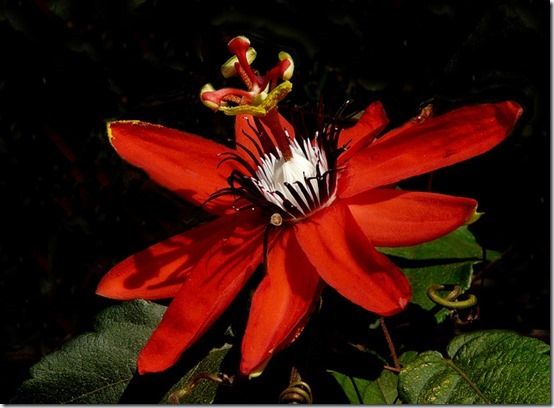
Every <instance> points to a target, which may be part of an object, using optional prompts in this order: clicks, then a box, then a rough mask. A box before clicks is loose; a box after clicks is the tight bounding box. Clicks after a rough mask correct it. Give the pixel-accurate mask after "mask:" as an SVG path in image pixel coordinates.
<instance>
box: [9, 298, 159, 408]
mask: <svg viewBox="0 0 554 408" xmlns="http://www.w3.org/2000/svg"><path fill="white" fill-rule="evenodd" d="M165 309H166V308H165V307H164V306H160V305H157V304H155V303H151V302H147V301H144V300H136V301H133V302H128V303H124V304H121V305H118V306H114V307H110V308H108V309H106V310H104V311H103V312H101V313H100V314H99V315H98V317H97V321H96V324H95V331H94V332H93V333H87V334H84V335H81V336H79V337H77V338H75V339H74V340H72V341H70V342H69V343H67V344H66V345H64V346H63V347H62V349H61V350H59V351H56V352H54V353H52V354H49V355H47V356H46V357H44V358H43V359H42V360H41V361H40V362H38V363H37V364H35V365H34V366H33V367H32V368H31V378H30V379H28V380H27V381H25V382H24V383H23V384H22V386H21V387H20V389H19V390H18V392H17V394H16V396H15V397H14V399H13V400H12V401H11V402H12V403H28V404H38V403H46V404H67V403H71V404H115V403H117V402H118V401H119V399H120V397H121V395H122V394H123V392H124V391H125V388H126V387H127V385H128V384H129V382H130V381H131V379H132V378H133V375H134V374H135V369H136V368H135V367H136V358H137V355H138V352H139V351H140V349H141V348H142V347H143V346H144V344H145V343H146V340H147V339H148V338H149V337H150V334H151V333H152V331H153V330H154V329H155V328H156V326H157V325H158V323H159V322H160V319H161V317H162V315H163V313H164V311H165Z"/></svg>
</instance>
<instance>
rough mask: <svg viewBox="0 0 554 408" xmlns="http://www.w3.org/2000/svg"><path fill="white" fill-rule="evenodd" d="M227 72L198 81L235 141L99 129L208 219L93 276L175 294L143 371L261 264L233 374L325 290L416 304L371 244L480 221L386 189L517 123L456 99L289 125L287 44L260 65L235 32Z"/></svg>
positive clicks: (290, 334)
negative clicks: (394, 120) (442, 107)
mask: <svg viewBox="0 0 554 408" xmlns="http://www.w3.org/2000/svg"><path fill="white" fill-rule="evenodd" d="M229 49H230V51H231V52H232V53H233V54H234V56H233V57H232V58H231V59H230V60H229V61H227V62H226V63H225V64H224V65H223V66H222V73H223V75H224V76H225V77H231V76H235V75H236V76H238V77H240V78H241V79H242V81H243V82H244V83H245V85H246V87H247V90H239V89H234V88H223V89H219V90H215V89H214V88H213V86H211V85H209V84H208V85H206V86H204V87H203V88H202V91H201V93H200V96H201V100H202V102H203V103H204V104H205V105H207V106H208V107H210V108H212V109H214V110H221V111H223V112H224V113H226V114H229V115H235V117H236V118H235V137H236V149H232V148H229V147H226V146H223V145H221V144H218V143H216V142H214V141H211V140H208V139H205V138H202V137H199V136H197V135H194V134H191V133H185V132H181V131H178V130H174V129H169V128H166V127H163V126H160V125H154V124H150V123H144V122H139V121H115V122H110V123H109V124H108V135H109V139H110V142H111V144H112V145H113V147H114V148H115V150H116V151H117V153H118V154H119V155H120V156H121V157H122V158H123V159H125V160H126V161H128V162H129V163H131V164H133V165H135V166H138V167H140V168H142V169H144V170H145V171H146V172H147V173H148V174H149V175H150V177H151V178H152V179H153V180H155V181H156V182H158V183H159V184H161V185H162V186H164V187H166V188H168V189H170V190H172V191H174V192H175V193H176V194H178V195H179V196H181V197H182V198H184V199H185V200H188V201H191V202H193V203H196V204H198V205H203V208H204V209H205V210H206V211H208V212H210V213H211V214H214V215H216V216H218V218H216V219H215V220H214V221H210V222H208V223H206V224H203V225H200V226H197V227H195V228H193V229H191V230H189V231H186V232H184V233H181V234H178V235H176V236H173V237H171V238H169V239H167V240H165V241H163V242H160V243H158V244H156V245H153V246H151V247H150V248H148V249H146V250H144V251H142V252H139V253H137V254H135V255H132V256H130V257H129V258H127V259H125V260H124V261H122V262H120V263H119V264H117V265H116V266H115V267H114V268H113V269H111V270H110V271H109V272H108V274H107V275H106V276H104V278H103V279H102V280H101V282H100V284H99V286H98V290H97V293H98V294H100V295H102V296H106V297H109V298H113V299H135V298H143V299H162V298H173V300H172V302H171V304H170V306H169V307H168V309H167V311H166V313H165V315H164V317H163V319H162V321H161V323H160V325H159V326H158V328H157V329H156V330H155V331H154V333H153V334H152V336H151V337H150V339H149V340H148V342H147V344H146V345H145V347H144V348H143V349H142V351H141V352H140V355H139V357H138V370H139V372H140V373H141V374H142V373H149V372H159V371H163V370H165V369H167V368H168V367H170V366H171V365H173V364H174V363H175V362H176V361H177V360H178V358H179V357H180V355H181V354H182V353H183V351H185V350H186V349H187V348H188V347H190V346H191V345H192V344H193V343H194V342H196V341H197V340H198V339H199V338H200V336H202V335H203V334H204V333H205V332H206V330H207V329H208V328H209V327H210V325H211V324H212V323H214V321H215V320H216V319H217V318H218V317H219V316H220V315H221V314H222V313H223V311H224V310H225V309H226V308H227V307H228V306H229V304H230V303H231V302H232V301H233V299H234V298H235V296H236V295H237V294H238V293H239V291H240V290H241V288H242V287H243V286H244V285H245V283H246V282H247V281H248V279H249V278H250V276H251V275H252V273H253V272H254V270H255V269H256V268H257V267H258V266H259V265H260V264H264V266H265V270H264V273H265V275H264V277H263V279H262V281H261V283H260V285H259V286H258V287H257V289H256V291H255V293H254V296H253V298H252V303H251V307H250V314H249V318H248V323H247V327H246V331H245V333H244V338H243V340H242V359H241V363H240V372H241V373H242V374H244V375H250V376H254V375H257V374H259V373H261V371H262V370H263V368H264V367H265V365H266V364H267V362H268V361H269V359H270V358H271V356H272V355H273V354H274V353H275V352H276V351H278V350H280V349H282V348H284V347H286V346H288V345H289V344H290V343H292V342H293V341H294V340H295V339H296V338H297V337H298V335H299V334H300V332H301V331H302V329H303V327H304V325H305V323H306V321H307V318H308V317H309V314H310V312H311V311H312V309H313V307H314V303H315V302H316V299H318V297H319V294H320V291H321V288H322V286H323V285H324V284H327V285H329V286H331V287H332V288H334V289H335V290H336V291H337V292H338V293H340V294H341V295H342V296H344V297H345V298H347V299H349V300H350V301H351V302H353V303H355V304H357V305H359V306H361V307H362V308H364V309H366V310H368V311H370V312H374V313H376V314H378V315H381V316H389V315H392V314H395V313H398V312H400V311H401V310H403V309H404V308H405V307H406V305H407V303H408V302H409V300H410V298H411V289H410V285H409V283H408V281H407V279H406V277H405V276H404V275H403V274H402V272H401V271H400V269H399V268H398V267H397V266H395V265H394V264H393V263H392V262H391V261H390V260H389V259H388V258H387V257H386V256H384V255H382V254H381V253H379V252H377V251H376V250H375V247H376V246H382V247H395V246H408V245H416V244H419V243H422V242H425V241H429V240H433V239H435V238H438V237H440V236H443V235H445V234H448V233H449V232H451V231H453V230H455V229H456V228H458V227H460V226H462V225H464V224H467V223H469V222H471V221H472V220H473V219H474V218H475V214H476V207H477V202H476V201H475V200H473V199H470V198H462V197H453V196H447V195H442V194H436V193H429V192H414V191H404V190H398V189H396V188H394V187H393V186H394V185H395V183H397V182H399V181H401V180H404V179H406V178H409V177H413V176H417V175H420V174H423V173H427V172H430V171H433V170H436V169H439V168H441V167H445V166H449V165H452V164H454V163H457V162H460V161H462V160H466V159H469V158H471V157H473V156H477V155H479V154H482V153H484V152H486V151H488V150H489V149H491V148H492V147H494V146H495V145H497V144H498V143H500V142H501V141H502V140H503V139H504V138H506V136H507V135H508V134H509V132H510V131H511V129H512V127H513V126H514V124H515V122H516V121H517V119H518V117H519V116H520V115H521V113H522V108H521V107H520V106H519V105H518V104H517V103H515V102H512V101H505V102H500V103H485V104H481V105H473V106H466V107H462V108H459V109H456V110H453V111H451V112H448V113H446V114H443V115H439V116H432V112H431V109H429V108H427V109H424V110H423V111H422V114H421V115H419V116H418V117H417V118H414V119H412V120H410V121H408V122H407V123H406V124H404V125H403V126H401V127H399V128H397V129H394V130H391V131H389V132H387V133H384V134H383V135H382V136H380V137H378V135H379V134H380V133H381V132H382V131H383V129H384V128H385V127H386V126H387V124H388V119H387V116H386V114H385V111H384V110H383V106H382V105H381V104H380V103H379V102H374V103H372V104H370V105H369V106H368V107H367V108H366V109H365V110H364V112H363V113H362V114H361V116H360V118H359V120H358V121H357V123H356V124H355V125H354V126H352V127H349V128H344V129H343V128H341V127H340V126H339V124H338V122H337V120H335V119H331V120H330V121H329V122H328V123H324V124H322V126H321V127H320V128H319V129H318V130H317V131H315V132H314V133H313V134H299V132H298V131H295V128H294V127H293V126H292V125H291V124H290V123H289V122H288V121H287V120H286V119H285V118H284V117H283V116H281V115H280V114H279V113H278V107H277V104H278V102H279V101H280V100H281V99H283V98H284V97H285V96H286V95H287V93H288V92H289V91H290V90H291V89H292V85H291V83H290V82H289V81H288V80H289V79H290V78H291V76H292V74H293V70H294V65H293V61H292V58H291V57H290V55H289V54H287V53H284V52H281V53H280V54H279V63H278V64H277V66H276V67H274V68H273V69H271V70H269V71H268V72H267V73H266V74H265V75H261V74H260V73H258V72H257V71H254V70H253V69H252V67H251V66H250V64H251V63H252V61H253V60H254V58H255V56H256V52H255V51H254V49H253V48H251V47H250V42H249V41H248V39H247V38H245V37H236V38H234V39H232V40H231V41H230V42H229Z"/></svg>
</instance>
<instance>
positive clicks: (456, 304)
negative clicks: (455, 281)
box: [427, 285, 477, 309]
mask: <svg viewBox="0 0 554 408" xmlns="http://www.w3.org/2000/svg"><path fill="white" fill-rule="evenodd" d="M445 289H446V288H445V286H444V285H431V286H429V287H428V288H427V296H429V299H431V300H432V301H433V302H435V303H436V304H438V305H441V306H444V307H446V308H448V309H468V308H470V307H473V306H475V305H476V304H477V297H476V296H475V295H468V297H467V299H465V300H457V298H458V296H460V294H461V293H462V289H461V288H460V287H459V286H458V285H456V286H454V288H453V289H452V290H451V291H450V292H449V293H448V294H447V295H446V296H445V297H442V296H441V295H439V293H438V292H439V291H440V290H445Z"/></svg>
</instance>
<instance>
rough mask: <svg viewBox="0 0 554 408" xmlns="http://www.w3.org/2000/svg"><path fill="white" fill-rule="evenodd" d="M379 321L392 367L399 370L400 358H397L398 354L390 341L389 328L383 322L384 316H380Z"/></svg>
mask: <svg viewBox="0 0 554 408" xmlns="http://www.w3.org/2000/svg"><path fill="white" fill-rule="evenodd" d="M379 321H380V322H381V328H382V329H383V334H384V335H385V340H387V345H388V346H389V351H390V355H391V357H392V361H393V363H394V368H395V369H396V370H398V371H400V360H398V355H397V354H396V349H395V347H394V343H393V342H392V338H391V336H390V333H389V330H388V329H387V325H386V324H385V318H384V317H380V318H379Z"/></svg>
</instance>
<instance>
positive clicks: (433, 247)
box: [378, 226, 483, 260]
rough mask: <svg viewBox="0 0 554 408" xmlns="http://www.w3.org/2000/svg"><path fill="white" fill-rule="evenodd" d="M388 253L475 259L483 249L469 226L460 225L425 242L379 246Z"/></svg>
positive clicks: (422, 257)
mask: <svg viewBox="0 0 554 408" xmlns="http://www.w3.org/2000/svg"><path fill="white" fill-rule="evenodd" d="M378 249H379V251H381V252H382V253H384V254H386V255H392V256H397V257H400V258H405V259H411V260H429V259H475V260H480V259H482V257H483V250H482V248H481V246H480V245H479V244H478V243H477V241H476V240H475V237H474V236H473V234H472V233H471V232H470V231H469V229H468V228H467V226H464V227H460V228H458V229H457V230H456V231H454V232H451V233H450V234H448V235H446V236H444V237H442V238H439V239H435V240H433V241H429V242H426V243H424V244H420V245H415V246H410V247H398V248H378Z"/></svg>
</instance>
